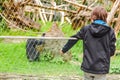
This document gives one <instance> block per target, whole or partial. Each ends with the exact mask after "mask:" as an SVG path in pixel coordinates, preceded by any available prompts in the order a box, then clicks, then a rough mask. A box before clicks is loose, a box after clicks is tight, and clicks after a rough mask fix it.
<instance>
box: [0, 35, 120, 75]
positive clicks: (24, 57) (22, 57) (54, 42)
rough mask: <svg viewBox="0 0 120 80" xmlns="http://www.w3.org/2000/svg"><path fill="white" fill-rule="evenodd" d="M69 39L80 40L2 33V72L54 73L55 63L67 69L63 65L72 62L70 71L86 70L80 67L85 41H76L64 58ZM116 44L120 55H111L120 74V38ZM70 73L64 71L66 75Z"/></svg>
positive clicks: (112, 69)
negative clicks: (63, 51)
mask: <svg viewBox="0 0 120 80" xmlns="http://www.w3.org/2000/svg"><path fill="white" fill-rule="evenodd" d="M68 39H71V40H76V38H69V37H34V36H0V73H1V74H2V75H3V74H9V73H12V74H27V75H45V74H53V73H54V70H55V67H54V66H53V64H56V65H59V67H60V68H61V69H64V66H61V65H65V64H66V63H68V62H70V64H69V66H70V65H71V66H70V67H72V71H70V72H69V69H68V73H70V74H76V75H78V74H79V72H82V71H81V70H80V69H79V71H78V70H77V69H76V68H79V67H80V64H81V62H82V42H79V43H78V44H76V45H75V47H73V48H72V49H71V50H70V51H68V55H66V56H64V57H63V56H61V55H60V54H59V53H60V50H61V48H62V47H63V46H64V44H65V43H66V42H67V41H68ZM116 46H117V48H116V54H115V55H114V56H113V57H112V58H111V67H110V73H115V74H116V73H117V74H120V64H119V62H120V51H119V47H120V39H117V43H116ZM71 55H72V57H71ZM45 66H46V68H47V69H46V68H45ZM52 70H53V71H52ZM56 71H58V73H54V74H57V75H60V74H61V73H59V70H56ZM68 73H67V71H65V72H64V71H63V72H62V74H63V75H67V74H68Z"/></svg>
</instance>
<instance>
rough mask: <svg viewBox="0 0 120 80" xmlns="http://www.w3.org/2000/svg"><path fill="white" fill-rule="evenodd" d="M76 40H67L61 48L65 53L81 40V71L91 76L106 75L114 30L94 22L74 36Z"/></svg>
mask: <svg viewBox="0 0 120 80" xmlns="http://www.w3.org/2000/svg"><path fill="white" fill-rule="evenodd" d="M72 37H75V38H77V40H69V41H68V42H67V43H66V45H65V46H64V47H63V49H62V51H63V53H65V52H67V51H68V50H69V49H70V48H71V47H72V46H73V45H74V44H75V43H76V42H77V41H78V40H79V39H82V40H83V49H84V50H83V51H84V54H83V62H82V65H81V69H82V70H83V71H85V72H88V73H93V74H106V73H108V72H109V66H110V57H111V56H113V55H114V52H115V42H116V38H115V34H114V30H113V29H112V28H111V27H109V26H107V25H106V24H103V23H97V22H94V23H92V24H90V25H88V26H85V27H83V28H82V29H81V30H80V31H79V32H78V33H77V34H76V35H74V36H72Z"/></svg>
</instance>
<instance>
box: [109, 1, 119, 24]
mask: <svg viewBox="0 0 120 80" xmlns="http://www.w3.org/2000/svg"><path fill="white" fill-rule="evenodd" d="M119 5H120V0H116V1H115V3H114V5H113V7H112V9H111V12H110V13H109V15H108V18H107V23H108V24H109V25H110V24H111V22H112V19H113V18H114V15H115V13H116V11H117V9H118V7H119Z"/></svg>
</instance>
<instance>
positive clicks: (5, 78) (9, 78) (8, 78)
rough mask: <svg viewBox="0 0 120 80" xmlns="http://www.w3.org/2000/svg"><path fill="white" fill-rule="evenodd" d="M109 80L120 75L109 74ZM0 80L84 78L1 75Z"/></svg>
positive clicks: (116, 79)
mask: <svg viewBox="0 0 120 80" xmlns="http://www.w3.org/2000/svg"><path fill="white" fill-rule="evenodd" d="M107 77H108V79H107V80H120V74H109V75H107ZM0 80H82V76H45V75H41V76H33V75H15V74H3V73H0Z"/></svg>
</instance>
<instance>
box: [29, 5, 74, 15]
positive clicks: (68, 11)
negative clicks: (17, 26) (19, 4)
mask: <svg viewBox="0 0 120 80" xmlns="http://www.w3.org/2000/svg"><path fill="white" fill-rule="evenodd" d="M27 5H29V6H34V7H38V8H45V9H49V10H56V11H63V12H66V13H73V14H75V13H76V11H73V10H64V9H60V8H55V7H47V6H41V5H36V4H31V3H28V4H27Z"/></svg>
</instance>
